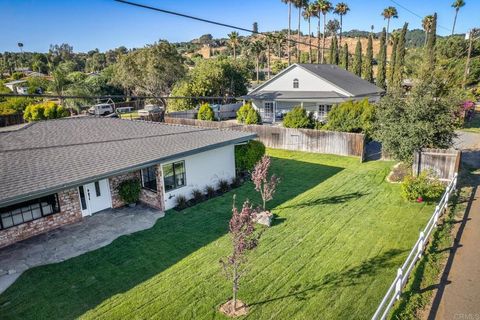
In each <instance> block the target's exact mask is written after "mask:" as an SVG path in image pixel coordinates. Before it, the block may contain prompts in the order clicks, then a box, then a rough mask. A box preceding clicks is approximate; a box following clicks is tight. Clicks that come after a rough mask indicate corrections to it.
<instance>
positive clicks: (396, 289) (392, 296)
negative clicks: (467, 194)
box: [372, 173, 458, 320]
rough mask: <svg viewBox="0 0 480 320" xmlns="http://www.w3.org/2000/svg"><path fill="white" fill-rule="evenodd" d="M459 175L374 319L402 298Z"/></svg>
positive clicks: (449, 185)
mask: <svg viewBox="0 0 480 320" xmlns="http://www.w3.org/2000/svg"><path fill="white" fill-rule="evenodd" d="M457 177H458V175H457V174H456V173H455V175H454V177H453V179H452V180H451V181H450V183H449V184H448V186H447V189H446V190H445V193H444V194H443V196H442V198H441V199H440V202H439V203H438V205H437V206H436V207H435V211H434V212H433V215H432V216H431V217H430V220H428V223H427V225H426V226H425V229H423V230H422V231H421V232H420V235H419V237H418V240H417V242H416V243H415V245H414V246H413V248H412V250H411V251H410V254H409V255H408V257H407V259H406V260H405V262H404V263H403V265H402V266H401V267H400V268H398V270H397V276H396V277H395V279H394V280H393V282H392V284H391V285H390V287H389V288H388V290H387V293H386V294H385V296H384V297H383V299H382V301H381V302H380V305H379V306H378V308H377V310H376V311H375V314H374V315H373V317H372V320H377V319H382V320H383V319H385V318H386V317H387V315H388V313H389V312H390V310H391V309H392V307H393V305H394V304H395V301H397V300H398V299H400V294H401V293H402V290H403V288H404V287H405V284H406V283H407V280H408V277H409V276H410V273H411V272H412V270H413V268H414V267H415V264H416V263H417V261H419V260H420V259H421V257H422V254H423V252H424V250H425V247H426V245H427V243H428V241H429V239H430V236H431V234H432V232H433V230H434V229H435V228H436V227H437V223H438V220H439V218H440V216H441V215H442V214H443V213H444V212H445V211H446V209H447V206H448V200H449V199H450V196H451V195H452V193H453V192H454V191H455V188H456V186H457Z"/></svg>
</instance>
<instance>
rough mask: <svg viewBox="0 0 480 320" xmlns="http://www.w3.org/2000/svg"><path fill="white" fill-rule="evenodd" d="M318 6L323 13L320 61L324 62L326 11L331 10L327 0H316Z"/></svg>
mask: <svg viewBox="0 0 480 320" xmlns="http://www.w3.org/2000/svg"><path fill="white" fill-rule="evenodd" d="M318 6H319V8H320V11H321V12H322V14H323V39H322V63H325V33H326V29H327V13H329V12H330V11H332V8H333V7H332V3H331V2H330V1H327V0H318Z"/></svg>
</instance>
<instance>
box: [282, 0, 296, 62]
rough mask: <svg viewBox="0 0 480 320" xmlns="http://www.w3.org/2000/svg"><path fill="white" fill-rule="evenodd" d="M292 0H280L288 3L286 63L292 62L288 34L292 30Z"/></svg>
mask: <svg viewBox="0 0 480 320" xmlns="http://www.w3.org/2000/svg"><path fill="white" fill-rule="evenodd" d="M293 1H294V0H282V2H283V3H286V4H288V33H287V54H288V65H290V64H291V63H292V58H291V56H290V39H291V37H290V35H291V30H292V3H293Z"/></svg>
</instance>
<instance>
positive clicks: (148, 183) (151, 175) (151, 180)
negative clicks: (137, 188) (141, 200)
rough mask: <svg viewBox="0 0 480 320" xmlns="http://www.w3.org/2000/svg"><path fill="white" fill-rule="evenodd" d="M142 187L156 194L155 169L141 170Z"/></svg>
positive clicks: (153, 167)
mask: <svg viewBox="0 0 480 320" xmlns="http://www.w3.org/2000/svg"><path fill="white" fill-rule="evenodd" d="M141 171H142V187H143V188H145V189H148V190H150V191H154V192H157V169H156V168H155V166H151V167H148V168H145V169H142V170H141Z"/></svg>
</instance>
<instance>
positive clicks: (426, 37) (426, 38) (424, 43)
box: [387, 30, 428, 46]
mask: <svg viewBox="0 0 480 320" xmlns="http://www.w3.org/2000/svg"><path fill="white" fill-rule="evenodd" d="M427 40H428V30H425V41H424V42H423V46H426V45H427ZM387 45H388V44H387Z"/></svg>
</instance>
